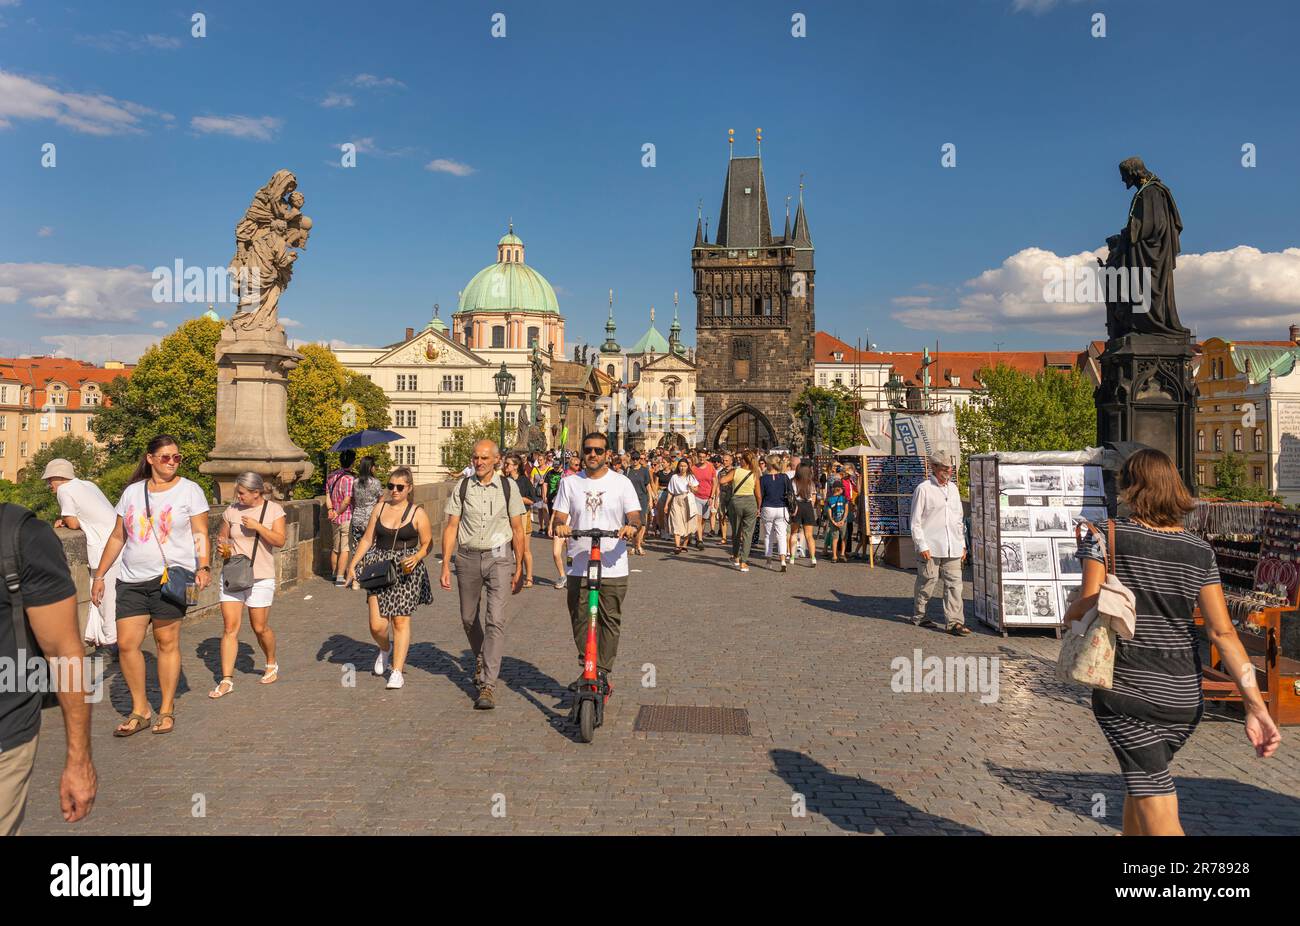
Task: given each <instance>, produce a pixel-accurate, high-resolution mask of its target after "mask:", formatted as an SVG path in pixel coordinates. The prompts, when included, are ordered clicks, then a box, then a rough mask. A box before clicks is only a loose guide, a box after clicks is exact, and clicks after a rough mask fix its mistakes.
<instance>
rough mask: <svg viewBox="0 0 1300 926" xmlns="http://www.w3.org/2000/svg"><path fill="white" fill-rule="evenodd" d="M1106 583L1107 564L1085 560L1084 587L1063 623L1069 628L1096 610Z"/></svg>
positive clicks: (1066, 613) (1067, 612)
mask: <svg viewBox="0 0 1300 926" xmlns="http://www.w3.org/2000/svg"><path fill="white" fill-rule="evenodd" d="M1105 581H1106V564H1105V563H1099V562H1097V560H1095V559H1085V560H1084V561H1083V586H1082V587H1081V588H1080V589H1079V597H1078V598H1076V599H1075V600H1074V604H1072V605H1070V608H1069V610H1068V611H1066V612H1065V617H1064V618H1062V620H1061V622H1062V623H1063V624H1065V625H1066V626H1069V625H1070V624H1071V623H1073V622H1074V621H1077V620H1079V619H1080V618H1081V617H1083V616H1084V615H1085V614H1087V613H1088V612H1089V611H1091V610H1092V609H1093V608H1095V607H1096V606H1097V593H1098V592H1100V591H1101V584H1102V583H1103V582H1105Z"/></svg>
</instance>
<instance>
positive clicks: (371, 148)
mask: <svg viewBox="0 0 1300 926" xmlns="http://www.w3.org/2000/svg"><path fill="white" fill-rule="evenodd" d="M345 144H352V145H356V153H357V154H369V155H373V156H374V157H377V158H401V157H407V156H408V155H411V154H414V153H415V149H414V148H411V147H409V146H408V147H402V148H382V147H380V146H379V145H378V144H377V143H376V142H375V138H374V136H373V135H367V136H366V137H364V138H352V139H349V140H348V141H347V142H341V141H339V142H334V143H333V144H332V145H330V147H331V148H338V149H339V150H340V151H341V150H342V149H343V145H345Z"/></svg>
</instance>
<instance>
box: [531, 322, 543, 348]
mask: <svg viewBox="0 0 1300 926" xmlns="http://www.w3.org/2000/svg"><path fill="white" fill-rule="evenodd" d="M541 336H542V329H541V328H538V327H537V326H536V325H530V326H529V327H528V346H529V347H537V346H539V345H538V339H539V338H540V337H541Z"/></svg>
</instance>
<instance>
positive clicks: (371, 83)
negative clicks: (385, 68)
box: [351, 74, 406, 90]
mask: <svg viewBox="0 0 1300 926" xmlns="http://www.w3.org/2000/svg"><path fill="white" fill-rule="evenodd" d="M351 83H352V86H354V87H365V88H366V89H368V90H373V89H377V88H387V87H397V88H401V89H403V90H405V89H406V84H404V83H402V82H401V81H400V80H398V79H397V78H396V77H376V76H375V75H374V74H358V75H357V76H356V77H354V78H352V80H351Z"/></svg>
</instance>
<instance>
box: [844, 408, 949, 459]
mask: <svg viewBox="0 0 1300 926" xmlns="http://www.w3.org/2000/svg"><path fill="white" fill-rule="evenodd" d="M858 420H859V423H860V424H861V425H862V430H863V433H865V434H866V440H867V443H868V444H870V445H871V446H872V447H874V448H876V449H877V450H881V451H884V452H885V453H889V452H890V448H891V441H890V434H889V412H881V411H874V410H871V409H865V408H864V409H863V410H862V411H861V412H859V413H858ZM892 447H893V452H894V453H895V454H897V455H898V456H905V457H915V456H925V457H931V456H934V454H935V453H936V452H937V451H940V450H946V451H948V452H949V453H951V454H952V455H953V458H954V459H957V460H960V458H961V441H959V440H958V438H957V417H956V416H955V415H954V414H953V413H952V412H951V411H944V412H939V413H938V414H934V415H913V414H909V413H908V412H896V413H895V414H894V439H893V441H892Z"/></svg>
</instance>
